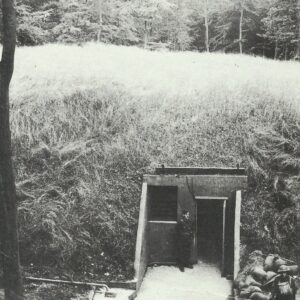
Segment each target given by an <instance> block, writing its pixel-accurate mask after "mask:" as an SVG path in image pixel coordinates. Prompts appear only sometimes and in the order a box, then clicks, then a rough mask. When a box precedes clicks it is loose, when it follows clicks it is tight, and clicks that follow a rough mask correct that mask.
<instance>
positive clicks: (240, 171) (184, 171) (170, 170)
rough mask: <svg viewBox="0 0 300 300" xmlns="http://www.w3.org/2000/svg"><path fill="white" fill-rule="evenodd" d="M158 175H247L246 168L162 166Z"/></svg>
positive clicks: (157, 171) (157, 172) (158, 169)
mask: <svg viewBox="0 0 300 300" xmlns="http://www.w3.org/2000/svg"><path fill="white" fill-rule="evenodd" d="M155 174H157V175H239V176H243V175H246V171H245V169H244V168H198V167H160V168H156V169H155Z"/></svg>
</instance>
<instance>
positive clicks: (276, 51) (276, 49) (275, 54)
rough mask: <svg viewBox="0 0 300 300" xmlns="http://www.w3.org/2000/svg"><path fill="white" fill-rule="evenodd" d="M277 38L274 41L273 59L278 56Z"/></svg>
mask: <svg viewBox="0 0 300 300" xmlns="http://www.w3.org/2000/svg"><path fill="white" fill-rule="evenodd" d="M278 50H279V49H278V40H276V41H275V50H274V59H277V58H278Z"/></svg>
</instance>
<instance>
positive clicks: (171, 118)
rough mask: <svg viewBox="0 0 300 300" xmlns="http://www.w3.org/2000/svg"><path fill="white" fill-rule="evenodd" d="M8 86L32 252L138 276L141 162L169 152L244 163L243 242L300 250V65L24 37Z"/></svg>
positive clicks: (189, 158) (176, 161)
mask: <svg viewBox="0 0 300 300" xmlns="http://www.w3.org/2000/svg"><path fill="white" fill-rule="evenodd" d="M11 97H12V118H11V122H12V134H13V144H14V153H15V162H16V169H17V181H18V196H19V211H20V226H21V249H22V259H23V263H25V264H27V265H29V264H32V268H35V267H37V268H40V266H41V265H43V266H48V267H51V268H53V267H54V268H55V269H56V270H62V269H64V270H65V272H66V273H68V274H69V275H70V274H71V275H72V274H73V273H75V275H76V276H78V274H81V275H83V276H85V277H87V278H89V277H90V278H94V277H99V276H101V277H103V276H104V277H107V278H111V277H114V278H118V276H119V278H124V276H125V277H130V276H132V261H133V256H134V245H135V234H136V225H137V218H138V202H139V197H140V188H141V178H142V174H144V173H149V172H152V171H153V168H154V167H155V166H157V165H160V164H161V163H164V164H165V165H169V166H215V167H225V166H227V167H234V166H235V165H236V164H237V163H239V164H241V165H242V166H245V167H246V168H247V172H248V174H249V178H250V180H249V183H250V188H249V191H248V193H247V194H246V195H245V196H246V200H245V201H244V203H243V208H242V209H243V216H242V222H243V226H242V235H243V237H242V238H243V245H244V246H243V249H244V250H245V251H248V250H251V249H253V248H261V249H262V250H265V251H279V252H283V253H285V254H286V256H292V257H295V256H296V253H297V249H298V244H297V241H296V235H295V234H296V232H295V210H294V204H295V202H296V201H297V195H298V194H299V191H300V188H299V171H300V124H299V115H300V104H299V103H300V64H298V63H293V62H276V61H271V60H265V59H262V58H254V57H247V56H240V55H225V54H198V53H189V52H184V53H159V52H147V51H144V50H141V49H136V48H126V47H115V46H105V45H95V44H88V45H86V46H83V47H79V46H58V45H48V46H43V47H35V48H20V49H18V51H17V57H16V69H15V74H14V78H13V82H12V89H11ZM262 241H264V242H263V243H262ZM245 245H246V246H245Z"/></svg>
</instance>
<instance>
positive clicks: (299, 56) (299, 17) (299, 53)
mask: <svg viewBox="0 0 300 300" xmlns="http://www.w3.org/2000/svg"><path fill="white" fill-rule="evenodd" d="M297 22H298V42H297V50H296V59H297V60H299V61H300V0H298V1H297Z"/></svg>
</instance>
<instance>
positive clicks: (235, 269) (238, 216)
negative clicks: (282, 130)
mask: <svg viewBox="0 0 300 300" xmlns="http://www.w3.org/2000/svg"><path fill="white" fill-rule="evenodd" d="M241 202H242V192H241V191H236V194H235V214H234V266H233V278H236V276H237V274H238V272H239V270H240V226H241Z"/></svg>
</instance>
